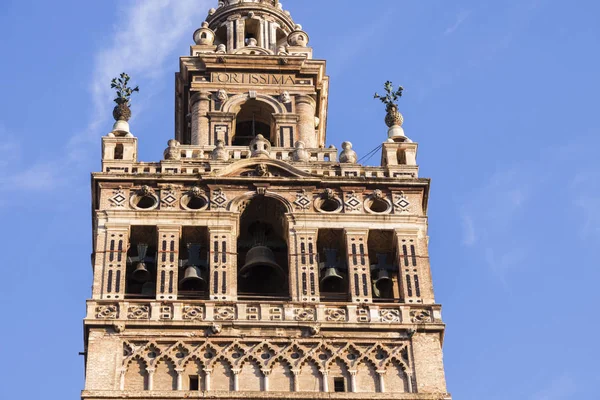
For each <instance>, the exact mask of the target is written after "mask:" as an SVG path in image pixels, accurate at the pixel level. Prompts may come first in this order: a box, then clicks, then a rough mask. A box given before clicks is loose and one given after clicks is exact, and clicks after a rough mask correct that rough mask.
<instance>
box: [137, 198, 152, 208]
mask: <svg viewBox="0 0 600 400" xmlns="http://www.w3.org/2000/svg"><path fill="white" fill-rule="evenodd" d="M155 205H156V199H155V198H154V197H152V196H143V197H139V198H138V201H137V203H136V205H135V206H136V207H137V208H141V209H143V210H148V209H150V208H153V207H154V206H155Z"/></svg>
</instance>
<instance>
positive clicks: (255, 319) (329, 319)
mask: <svg viewBox="0 0 600 400" xmlns="http://www.w3.org/2000/svg"><path fill="white" fill-rule="evenodd" d="M441 318H442V317H441V306H440V305H408V304H369V305H360V306H358V305H352V304H347V303H344V304H334V303H331V304H302V303H295V304H294V303H284V302H271V303H265V302H262V303H254V302H236V303H231V302H228V303H217V302H208V301H192V300H190V301H177V302H160V301H153V300H129V301H122V302H114V301H103V300H89V301H88V303H87V317H86V320H87V321H93V320H119V321H165V320H170V321H178V322H182V323H184V324H194V323H213V322H214V323H221V322H236V323H243V322H248V323H260V322H265V323H268V324H281V325H290V324H294V325H298V324H303V323H305V324H311V323H315V324H321V325H323V326H326V325H327V324H329V323H330V324H332V325H333V326H339V324H340V323H349V324H388V325H389V324H439V323H441Z"/></svg>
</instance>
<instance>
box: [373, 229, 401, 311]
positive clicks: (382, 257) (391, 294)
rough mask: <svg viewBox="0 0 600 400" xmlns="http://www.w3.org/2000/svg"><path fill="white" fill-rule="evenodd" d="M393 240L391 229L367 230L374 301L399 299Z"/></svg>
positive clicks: (395, 300) (394, 300)
mask: <svg viewBox="0 0 600 400" xmlns="http://www.w3.org/2000/svg"><path fill="white" fill-rule="evenodd" d="M394 242H395V241H394V233H393V232H392V231H385V230H371V231H369V238H368V241H367V247H368V249H369V264H370V265H371V280H372V282H373V300H374V301H376V302H377V301H379V302H397V301H400V291H399V285H398V266H397V263H396V262H394V259H395V258H394V253H395V251H394V250H395V246H394Z"/></svg>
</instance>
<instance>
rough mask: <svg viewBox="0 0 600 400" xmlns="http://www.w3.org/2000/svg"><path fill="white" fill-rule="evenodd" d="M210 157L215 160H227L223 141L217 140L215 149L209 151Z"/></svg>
mask: <svg viewBox="0 0 600 400" xmlns="http://www.w3.org/2000/svg"><path fill="white" fill-rule="evenodd" d="M210 158H211V159H212V160H217V161H227V160H229V153H228V152H227V150H225V142H223V141H222V140H217V144H216V147H215V149H214V150H213V151H212V152H211V153H210Z"/></svg>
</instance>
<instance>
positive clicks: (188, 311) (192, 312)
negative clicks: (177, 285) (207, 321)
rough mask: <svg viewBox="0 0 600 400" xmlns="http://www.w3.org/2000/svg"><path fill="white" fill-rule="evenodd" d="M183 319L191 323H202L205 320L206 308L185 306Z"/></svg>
mask: <svg viewBox="0 0 600 400" xmlns="http://www.w3.org/2000/svg"><path fill="white" fill-rule="evenodd" d="M183 319H184V320H190V321H202V320H203V319H204V308H203V307H202V306H184V307H183Z"/></svg>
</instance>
